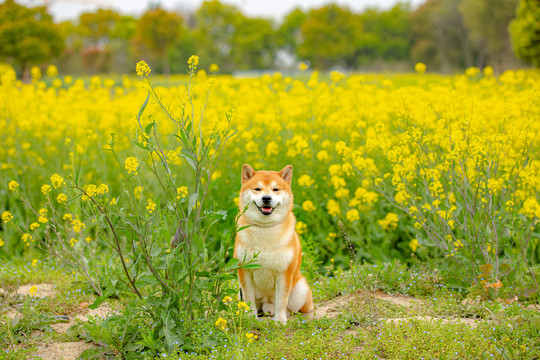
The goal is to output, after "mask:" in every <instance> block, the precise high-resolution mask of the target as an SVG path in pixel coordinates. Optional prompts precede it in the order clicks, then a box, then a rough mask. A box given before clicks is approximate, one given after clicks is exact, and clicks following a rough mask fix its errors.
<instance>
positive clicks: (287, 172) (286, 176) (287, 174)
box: [279, 165, 292, 184]
mask: <svg viewBox="0 0 540 360" xmlns="http://www.w3.org/2000/svg"><path fill="white" fill-rule="evenodd" d="M279 175H280V176H281V177H282V178H283V180H285V181H286V182H288V183H289V184H290V183H291V180H292V165H287V166H285V167H284V168H283V169H281V171H280V172H279Z"/></svg>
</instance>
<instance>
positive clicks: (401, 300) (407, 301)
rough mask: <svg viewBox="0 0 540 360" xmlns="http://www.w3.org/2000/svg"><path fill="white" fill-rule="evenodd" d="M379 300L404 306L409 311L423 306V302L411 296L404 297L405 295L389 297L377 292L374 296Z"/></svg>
mask: <svg viewBox="0 0 540 360" xmlns="http://www.w3.org/2000/svg"><path fill="white" fill-rule="evenodd" d="M373 295H374V296H375V297H376V298H377V299H381V300H384V301H389V302H391V303H393V304H396V305H400V306H404V307H406V308H407V309H408V308H414V307H416V306H418V305H421V304H422V301H421V300H418V299H415V298H413V297H410V296H404V295H388V294H384V293H382V292H376V293H374V294H373Z"/></svg>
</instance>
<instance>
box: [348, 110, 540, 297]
mask: <svg viewBox="0 0 540 360" xmlns="http://www.w3.org/2000/svg"><path fill="white" fill-rule="evenodd" d="M400 120H402V123H400V124H399V125H398V129H397V130H396V131H397V135H396V137H395V139H394V141H387V140H386V139H387V137H386V134H387V131H388V129H383V128H381V129H380V132H381V135H380V136H381V141H380V146H375V147H371V148H368V147H364V148H362V149H359V150H353V149H344V150H343V153H344V155H345V158H346V159H347V162H348V164H349V166H352V167H355V168H356V170H357V175H358V176H359V177H360V178H361V179H363V180H366V179H367V180H369V181H370V183H371V186H372V187H373V188H374V189H376V190H377V191H378V192H379V193H380V194H381V195H382V196H384V197H385V198H386V200H387V201H388V202H389V203H390V204H391V205H393V206H394V207H395V208H397V209H400V210H401V211H403V212H404V213H406V214H408V216H409V217H410V218H411V219H412V223H413V225H414V228H412V227H411V229H410V230H411V231H412V232H413V234H415V236H416V239H414V240H413V242H412V243H411V247H412V248H414V249H413V251H414V250H415V249H416V247H417V246H422V245H423V246H426V247H428V248H432V249H436V251H435V253H438V254H442V256H443V259H444V261H443V265H444V266H445V270H446V274H447V276H449V277H450V278H452V281H451V282H453V283H454V284H455V285H456V286H467V285H470V284H480V285H482V286H483V287H484V289H485V291H486V292H498V291H499V289H500V288H501V287H502V286H503V284H504V283H505V282H506V280H503V279H504V278H505V277H506V279H509V280H510V279H512V278H513V279H516V278H519V277H523V276H525V278H526V279H528V280H524V281H520V283H521V284H524V283H528V284H529V285H530V287H529V288H527V289H522V290H523V294H524V295H531V293H533V294H538V291H539V282H540V273H539V271H538V270H539V269H538V267H537V266H536V264H537V260H538V259H537V253H536V247H537V245H538V237H537V236H538V235H537V233H535V228H536V226H537V224H538V221H539V217H538V216H539V214H540V206H539V205H538V200H537V194H535V193H534V191H531V186H533V185H532V184H533V183H534V180H533V177H534V169H533V167H532V164H531V161H530V156H529V155H530V154H529V149H530V144H531V141H532V139H533V137H532V135H531V134H530V126H531V122H529V121H524V122H523V124H522V127H521V128H516V129H512V131H511V132H510V129H509V132H508V133H504V134H496V135H494V136H489V137H488V136H486V134H485V133H484V132H482V131H479V130H480V129H478V128H477V126H478V124H471V122H472V121H471V120H470V119H454V120H453V123H450V122H449V120H441V121H440V122H439V123H438V124H437V125H435V124H427V123H424V122H422V121H420V120H416V119H414V118H412V117H410V116H406V115H403V118H402V119H400ZM442 123H444V124H442ZM401 126H403V127H401ZM488 148H489V151H487V149H488ZM381 150H382V151H381ZM509 154H512V155H511V157H510V156H509ZM374 158H376V159H377V163H378V165H379V167H380V168H381V169H383V170H382V173H379V172H378V171H377V170H376V168H375V166H374V164H375V162H374V160H373V159H374ZM389 215H393V217H394V220H393V223H394V227H395V226H397V222H398V221H399V219H398V217H397V215H396V214H392V213H390V214H389ZM387 218H388V216H387ZM386 220H387V219H385V220H383V221H382V223H381V221H380V223H381V226H385V225H387V224H386V223H385V221H386ZM501 280H503V281H501ZM509 282H511V281H509ZM506 285H510V284H508V283H507V284H506Z"/></svg>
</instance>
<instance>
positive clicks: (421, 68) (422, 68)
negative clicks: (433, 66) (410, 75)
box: [414, 62, 427, 74]
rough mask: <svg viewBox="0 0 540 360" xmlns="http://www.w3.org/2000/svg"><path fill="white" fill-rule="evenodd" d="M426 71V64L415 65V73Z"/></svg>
mask: <svg viewBox="0 0 540 360" xmlns="http://www.w3.org/2000/svg"><path fill="white" fill-rule="evenodd" d="M426 69H427V66H426V64H424V63H421V62H419V63H416V65H414V71H416V72H417V73H419V74H423V73H425V72H426Z"/></svg>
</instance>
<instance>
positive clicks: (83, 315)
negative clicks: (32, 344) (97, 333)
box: [0, 284, 113, 360]
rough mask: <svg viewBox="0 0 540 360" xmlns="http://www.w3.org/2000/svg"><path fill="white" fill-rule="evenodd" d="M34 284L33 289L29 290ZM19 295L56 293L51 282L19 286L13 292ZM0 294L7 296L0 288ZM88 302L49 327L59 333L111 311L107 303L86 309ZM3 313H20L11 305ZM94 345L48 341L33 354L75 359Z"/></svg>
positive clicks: (50, 358)
mask: <svg viewBox="0 0 540 360" xmlns="http://www.w3.org/2000/svg"><path fill="white" fill-rule="evenodd" d="M33 286H35V291H32V292H31V291H30V290H31V289H32V287H33ZM15 294H16V295H19V296H34V297H39V298H45V297H49V296H55V295H56V294H57V290H56V286H55V285H53V284H27V285H22V286H20V287H19V288H18V289H17V291H16V292H15ZM0 295H3V296H7V292H6V291H4V290H3V289H0ZM88 305H89V304H88V303H82V304H81V306H80V307H79V313H78V314H77V315H75V316H70V321H68V322H59V323H55V324H51V328H52V329H53V330H54V331H56V332H57V333H59V334H63V333H65V332H66V331H67V330H68V329H69V328H70V327H72V326H73V325H75V324H76V323H77V321H88V316H98V317H102V318H104V317H106V316H108V315H109V314H111V313H112V312H113V310H112V309H111V308H110V307H109V306H108V305H101V306H100V307H98V308H97V309H95V310H91V309H88V308H87V307H88ZM5 315H6V316H7V317H8V318H9V319H13V318H15V317H17V316H21V315H22V314H21V313H20V312H19V311H18V310H17V309H16V308H15V307H13V306H11V307H9V309H8V310H7V313H5ZM92 347H95V345H94V344H92V343H86V342H84V341H73V342H49V343H43V344H41V346H39V347H38V351H37V352H36V353H35V354H34V356H35V358H36V359H47V360H75V359H77V358H78V357H79V356H80V355H81V354H82V353H83V351H85V350H87V349H90V348H92Z"/></svg>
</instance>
